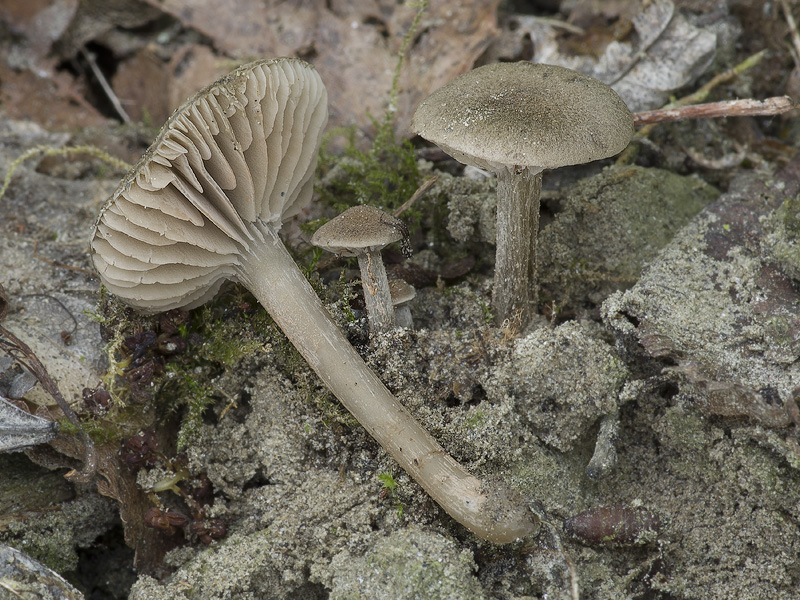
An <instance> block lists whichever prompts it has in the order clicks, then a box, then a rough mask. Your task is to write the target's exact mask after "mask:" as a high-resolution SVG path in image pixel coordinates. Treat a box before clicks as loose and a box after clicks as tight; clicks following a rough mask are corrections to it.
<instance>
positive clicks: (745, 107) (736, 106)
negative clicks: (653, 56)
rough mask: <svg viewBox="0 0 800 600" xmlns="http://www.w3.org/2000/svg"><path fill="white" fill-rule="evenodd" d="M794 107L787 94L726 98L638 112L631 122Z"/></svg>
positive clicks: (766, 112)
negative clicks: (705, 102)
mask: <svg viewBox="0 0 800 600" xmlns="http://www.w3.org/2000/svg"><path fill="white" fill-rule="evenodd" d="M795 108H797V104H796V103H795V102H794V101H793V100H792V99H791V98H790V97H789V96H775V97H773V98H767V99H765V100H753V99H745V100H726V101H724V102H709V103H707V104H692V105H690V106H678V107H675V108H659V109H657V110H648V111H644V112H638V113H636V114H634V115H633V124H634V126H635V127H641V126H643V125H648V124H651V123H664V122H666V121H683V120H686V119H713V118H717V117H752V116H766V115H779V114H781V113H785V112H788V111H790V110H792V109H795Z"/></svg>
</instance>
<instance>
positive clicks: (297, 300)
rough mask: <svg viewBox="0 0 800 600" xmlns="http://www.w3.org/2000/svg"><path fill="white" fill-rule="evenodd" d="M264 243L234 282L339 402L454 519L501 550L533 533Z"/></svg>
mask: <svg viewBox="0 0 800 600" xmlns="http://www.w3.org/2000/svg"><path fill="white" fill-rule="evenodd" d="M260 230H261V233H262V234H263V236H264V237H265V238H266V242H265V243H264V244H262V245H261V246H259V247H258V248H256V249H254V251H253V253H252V254H248V255H246V256H244V257H243V259H242V263H241V265H240V267H239V277H240V279H241V281H242V283H243V284H244V285H246V286H247V287H248V288H249V289H250V291H251V292H252V293H253V294H254V295H255V296H256V298H257V299H258V300H259V302H261V303H262V305H263V306H264V308H266V309H267V311H268V312H269V313H270V315H271V316H272V318H273V319H274V320H275V322H276V323H277V324H278V325H279V326H280V328H281V329H282V330H283V332H284V333H285V334H286V337H288V338H289V340H290V341H291V342H292V344H294V346H295V347H296V348H297V349H298V350H299V351H300V354H302V355H303V357H304V358H305V359H306V361H307V362H308V364H309V366H310V367H311V368H312V369H313V370H314V371H315V372H316V373H317V375H319V377H320V379H322V381H323V382H324V383H325V385H327V386H328V388H329V389H330V390H331V391H332V392H333V393H334V394H335V395H336V397H337V398H339V400H340V401H341V403H342V404H343V405H344V406H345V408H347V410H349V411H350V412H351V413H352V414H353V416H354V417H355V418H356V419H358V421H359V422H360V423H361V424H362V425H363V426H364V427H365V428H366V430H367V431H368V432H369V433H370V435H372V436H373V437H374V438H375V439H376V440H377V441H378V443H380V445H381V446H383V448H384V449H385V450H386V451H387V452H388V453H389V454H390V455H391V456H392V457H393V458H394V459H395V460H396V461H397V462H398V463H399V464H400V466H401V467H402V468H403V469H405V470H406V472H408V474H409V475H411V477H413V478H414V479H415V480H416V481H417V483H419V484H420V485H421V486H422V487H423V488H424V489H425V491H426V492H427V493H428V494H430V495H431V497H432V498H433V499H434V500H435V501H436V502H437V503H438V504H439V505H440V506H441V507H442V508H443V509H444V510H445V511H446V512H447V513H448V514H449V515H450V516H452V517H453V518H454V519H455V520H457V521H458V522H460V523H461V524H463V525H464V526H465V527H467V528H468V529H469V530H470V531H472V532H474V533H475V534H477V535H479V536H481V537H483V538H485V539H487V540H489V541H493V542H497V543H505V542H510V541H513V540H515V539H517V538H519V537H524V536H526V535H529V534H531V533H533V532H535V531H536V530H537V528H538V522H537V519H536V518H535V517H534V516H533V514H532V513H531V512H530V511H529V510H528V508H527V506H526V505H525V504H524V503H523V502H521V501H520V499H518V498H515V497H514V494H513V492H511V491H510V490H507V489H506V488H505V487H504V486H502V485H497V486H495V485H492V486H486V485H484V484H483V482H481V481H480V480H479V479H477V478H476V477H474V476H472V475H471V474H470V473H468V472H467V471H466V470H465V469H464V468H463V467H462V466H461V465H460V464H458V463H457V462H456V461H455V460H454V459H453V458H452V457H451V456H450V455H449V454H447V452H445V450H444V449H443V448H442V447H441V446H440V445H439V444H438V443H437V442H436V440H434V439H433V437H431V435H430V434H429V433H428V432H427V431H426V430H425V429H424V428H423V427H422V426H421V425H420V424H419V423H418V422H417V421H416V420H415V419H414V418H413V417H412V416H411V414H410V413H409V412H408V411H407V410H406V409H405V408H404V407H403V406H402V405H401V404H400V402H399V401H398V400H397V399H396V398H395V397H394V396H393V395H392V394H391V392H389V390H387V389H386V387H385V386H384V385H383V383H382V382H381V381H380V379H378V377H377V375H375V373H374V372H373V371H372V370H371V369H370V368H369V367H368V366H367V365H366V364H365V363H364V361H363V359H362V358H361V356H360V355H359V354H358V353H357V352H356V351H355V349H354V348H353V347H352V345H351V344H350V343H349V342H348V340H347V338H346V337H345V336H344V334H343V333H342V331H341V330H340V329H339V327H337V326H336V324H335V323H334V322H333V321H332V320H331V318H330V316H329V315H328V312H327V311H326V309H325V307H324V306H323V305H322V303H321V301H320V300H319V298H318V297H317V295H316V294H315V293H314V290H313V289H312V288H311V286H310V285H309V284H308V282H307V281H306V279H305V277H304V276H303V274H302V273H301V272H300V269H299V268H298V267H297V265H296V264H295V262H294V260H292V258H291V256H290V255H289V253H288V252H287V251H286V249H285V248H284V246H283V244H282V243H281V241H280V239H279V238H278V236H277V234H276V233H275V232H274V231H273V230H272V229H271V228H270V227H269V226H267V225H264V224H262V225H261V227H260Z"/></svg>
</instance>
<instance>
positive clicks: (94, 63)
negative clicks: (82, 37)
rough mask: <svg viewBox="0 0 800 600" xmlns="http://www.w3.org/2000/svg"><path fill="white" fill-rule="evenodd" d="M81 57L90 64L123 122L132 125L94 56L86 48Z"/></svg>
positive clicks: (82, 49)
mask: <svg viewBox="0 0 800 600" xmlns="http://www.w3.org/2000/svg"><path fill="white" fill-rule="evenodd" d="M81 56H83V58H85V59H86V62H87V63H89V68H90V69H91V70H92V74H93V75H94V77H95V79H97V83H99V84H100V87H101V88H103V92H104V93H105V95H106V97H107V98H108V100H109V102H111V105H112V106H113V107H114V110H116V111H117V114H118V115H119V116H120V118H121V119H122V120H123V122H125V123H131V118H130V117H129V116H128V113H127V112H125V109H124V108H122V103H121V102H120V101H119V98H117V95H116V94H115V93H114V90H112V89H111V86H110V85H109V84H108V80H107V79H106V76H105V75H103V72H102V71H101V70H100V67H98V66H97V61H96V60H95V58H94V54H92V53H91V52H89V51H88V50H86V48H81Z"/></svg>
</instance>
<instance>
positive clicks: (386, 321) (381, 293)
mask: <svg viewBox="0 0 800 600" xmlns="http://www.w3.org/2000/svg"><path fill="white" fill-rule="evenodd" d="M358 268H359V269H361V285H362V287H363V288H364V304H365V305H366V308H367V315H368V317H369V333H370V335H371V336H374V335H376V334H380V333H384V332H386V331H391V330H392V329H393V328H394V306H393V305H392V295H391V293H390V292H389V279H388V277H387V275H386V267H385V266H384V265H383V259H382V258H381V251H380V250H374V251H373V250H367V251H366V252H365V253H364V254H359V255H358Z"/></svg>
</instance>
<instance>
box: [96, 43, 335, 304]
mask: <svg viewBox="0 0 800 600" xmlns="http://www.w3.org/2000/svg"><path fill="white" fill-rule="evenodd" d="M327 116H328V112H327V92H326V91H325V86H324V84H323V83H322V80H321V78H320V77H319V74H318V73H317V71H316V69H314V67H312V66H311V65H309V64H308V63H306V62H304V61H302V60H299V59H294V58H278V59H271V60H261V61H256V62H253V63H249V64H247V65H243V66H241V67H239V68H238V69H236V70H235V71H234V72H233V73H231V74H229V75H227V76H225V77H223V78H222V79H220V80H218V81H217V82H215V83H213V84H211V85H210V86H208V87H207V88H205V89H203V90H201V91H200V92H198V93H197V94H195V95H194V96H193V97H192V98H191V99H189V100H188V101H187V102H186V103H185V104H183V106H181V107H180V108H179V109H178V110H176V111H175V112H174V113H173V115H172V116H171V117H170V119H169V120H168V121H167V122H166V124H165V125H164V127H163V128H162V130H161V132H160V133H159V135H158V137H157V138H156V140H155V141H154V142H153V144H152V145H151V146H150V148H149V149H148V150H147V152H146V153H145V155H144V156H143V157H142V159H141V160H140V161H139V162H138V163H137V165H136V166H135V167H134V168H133V169H132V170H131V171H130V172H129V173H128V174H127V175H126V176H125V178H124V179H123V180H122V182H121V183H120V185H119V187H118V188H117V190H116V191H115V192H114V194H113V195H112V196H111V197H110V198H109V199H108V201H107V202H106V204H105V206H104V207H103V209H102V210H101V212H100V216H99V217H98V219H97V222H96V223H95V225H94V230H93V235H92V241H91V247H92V260H93V262H94V265H95V267H96V269H97V271H98V273H99V274H100V277H101V280H102V282H103V284H104V285H105V286H106V287H107V288H108V289H109V290H110V291H111V292H112V293H114V294H115V295H116V296H118V297H119V298H121V299H122V300H124V301H125V302H127V303H128V304H130V305H132V306H134V307H136V308H138V309H140V310H142V311H145V312H159V311H165V310H169V309H171V308H178V307H187V308H191V307H194V306H199V305H200V304H202V303H204V302H205V301H206V300H208V299H210V298H211V297H212V296H213V295H214V294H215V293H216V292H217V290H218V289H219V287H220V285H221V284H222V283H223V281H225V280H226V279H234V278H236V274H237V271H236V268H237V265H239V263H240V260H241V256H242V255H243V254H244V253H246V252H248V251H251V250H252V249H253V248H254V247H255V246H257V245H258V244H263V243H264V235H263V233H262V232H261V230H260V227H261V226H262V225H266V226H268V227H272V228H273V229H274V230H275V231H277V230H278V229H279V228H280V226H281V223H282V222H283V221H285V220H286V219H288V218H290V217H292V216H293V215H295V214H297V213H298V212H299V211H300V210H301V209H302V208H303V207H304V206H305V205H306V204H307V203H308V202H309V201H310V199H311V194H312V191H313V175H314V170H315V168H316V164H317V148H318V147H319V142H320V139H321V136H322V131H323V129H324V127H325V124H326V122H327Z"/></svg>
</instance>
